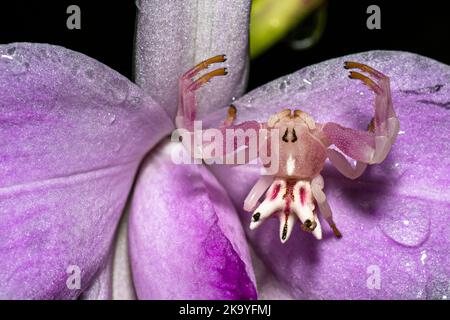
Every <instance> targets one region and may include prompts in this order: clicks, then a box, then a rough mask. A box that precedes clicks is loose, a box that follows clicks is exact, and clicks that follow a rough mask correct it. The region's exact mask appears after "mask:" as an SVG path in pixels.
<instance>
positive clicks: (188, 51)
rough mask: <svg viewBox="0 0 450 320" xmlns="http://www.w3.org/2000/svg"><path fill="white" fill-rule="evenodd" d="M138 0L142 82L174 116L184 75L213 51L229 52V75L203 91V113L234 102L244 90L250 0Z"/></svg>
mask: <svg viewBox="0 0 450 320" xmlns="http://www.w3.org/2000/svg"><path fill="white" fill-rule="evenodd" d="M138 3H139V4H138V9H139V13H138V18H137V34H136V82H137V83H138V84H139V85H140V86H141V87H142V88H144V90H146V92H148V93H150V94H151V95H152V97H154V98H155V100H156V101H157V102H159V103H160V105H162V106H163V107H164V108H165V109H166V110H167V111H168V113H169V114H170V115H171V116H172V117H175V113H176V110H177V101H178V79H179V78H180V76H181V75H182V74H184V73H185V72H186V71H187V70H188V69H189V68H191V67H193V66H194V65H195V64H197V63H199V62H200V61H202V60H204V59H207V58H210V57H211V56H215V55H218V54H225V55H226V56H227V59H228V60H227V62H226V64H225V66H226V67H227V68H228V71H229V74H228V76H227V77H222V78H218V79H215V80H214V82H215V85H214V86H206V87H205V88H203V89H202V90H200V92H199V93H198V94H197V96H198V101H199V111H200V113H199V115H201V114H204V113H209V112H210V111H211V110H215V109H217V108H220V107H223V106H225V105H228V104H229V103H230V102H231V101H232V98H233V97H238V96H240V95H241V94H242V93H243V90H244V87H245V83H246V77H247V72H246V71H247V62H248V28H249V15H250V0H218V1H208V0H201V1H197V0H183V1H158V0H140V1H139V2H138ZM221 66H222V65H221ZM211 68H213V67H210V69H211ZM217 88H220V90H217Z"/></svg>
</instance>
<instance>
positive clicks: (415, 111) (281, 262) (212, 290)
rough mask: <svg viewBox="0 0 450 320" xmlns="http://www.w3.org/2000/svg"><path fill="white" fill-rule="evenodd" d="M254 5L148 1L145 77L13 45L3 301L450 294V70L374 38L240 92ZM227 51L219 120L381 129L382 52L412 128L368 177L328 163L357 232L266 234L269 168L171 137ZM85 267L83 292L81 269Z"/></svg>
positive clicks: (4, 52) (143, 30) (3, 59)
mask: <svg viewBox="0 0 450 320" xmlns="http://www.w3.org/2000/svg"><path fill="white" fill-rule="evenodd" d="M249 5H250V3H249V1H235V0H233V1H216V2H214V3H211V2H209V1H193V0H192V1H191V0H189V1H183V3H177V2H174V1H170V2H169V1H157V0H147V1H140V2H139V16H138V28H137V35H136V72H137V74H136V82H137V85H135V84H133V83H131V82H130V81H128V80H127V79H126V78H124V77H123V76H121V75H120V74H118V73H117V72H115V71H113V70H111V69H109V68H108V67H106V66H104V65H102V64H101V63H99V62H97V61H95V60H93V59H91V58H88V57H86V56H84V55H82V54H80V53H76V52H73V51H70V50H67V49H63V48H60V47H56V46H51V45H42V44H9V45H2V46H0V110H1V118H0V138H1V141H2V144H1V148H0V169H1V173H0V217H1V219H0V258H1V259H0V288H1V289H0V297H1V298H10V299H11V298H27V299H39V298H47V299H48V298H56V299H63V298H64V299H74V298H84V299H110V298H134V297H137V298H139V299H256V298H266V299H276V298H294V299H315V298H325V299H327V298H328V299H338V298H346V299H351V298H385V299H389V298H401V299H407V298H422V299H425V298H428V299H429V298H434V299H436V298H438V299H442V298H445V297H446V296H448V294H449V291H450V290H449V287H450V286H449V279H450V269H449V265H450V264H449V260H448V259H449V252H448V248H449V241H450V238H449V235H450V232H449V231H450V229H449V227H450V224H449V217H448V212H450V210H449V209H450V205H449V200H450V199H449V193H448V186H449V177H448V167H449V160H448V157H447V156H446V154H447V153H448V144H449V141H447V140H448V136H449V133H450V132H449V129H448V126H447V122H448V121H449V115H448V100H449V96H450V89H449V80H450V69H449V67H448V66H446V65H444V64H441V63H439V62H437V61H434V60H431V59H428V58H425V57H421V56H418V55H414V54H410V53H404V52H387V51H373V52H367V53H361V54H356V55H351V56H349V57H344V58H338V59H333V60H330V61H326V62H322V63H320V64H317V65H314V66H311V67H307V68H305V69H302V70H299V71H298V72H296V73H294V74H292V75H288V76H286V77H283V78H281V79H278V80H275V81H273V82H271V83H269V84H267V85H265V86H262V87H260V88H257V89H256V90H254V91H252V92H250V93H248V94H246V95H244V96H242V97H241V98H238V97H239V96H240V95H241V94H242V93H243V92H244V86H245V79H246V70H247V54H248V53H247V41H248V39H247V32H248V25H249V24H248V16H249ZM197 17H202V19H197ZM218 53H225V54H226V55H227V57H228V60H227V68H228V70H229V74H228V75H227V76H226V77H222V78H220V79H214V80H213V81H211V83H209V84H208V85H207V86H205V87H204V89H203V88H202V89H201V90H200V91H199V93H198V97H197V98H198V99H197V100H198V106H199V113H198V117H199V118H201V119H204V122H205V123H214V122H215V121H217V120H218V119H219V118H220V117H221V116H222V117H224V116H225V115H226V107H228V105H229V103H230V102H231V101H233V100H234V101H233V104H234V105H235V106H236V109H237V119H236V120H237V121H238V122H243V121H248V120H256V121H264V120H266V119H267V118H268V116H269V115H270V114H272V113H275V112H277V111H279V110H281V109H283V108H284V107H286V106H289V107H296V106H300V107H301V108H302V109H303V110H305V111H307V112H308V113H310V114H313V115H314V117H315V118H316V119H317V120H318V121H339V122H340V123H342V124H344V125H347V126H351V127H355V128H364V126H366V125H367V122H368V121H369V120H370V117H371V113H370V108H371V106H372V99H373V97H372V96H371V95H370V93H369V92H368V91H367V90H366V89H365V88H363V87H362V85H360V84H357V83H353V82H350V81H347V80H346V78H345V72H342V70H341V68H342V65H343V61H344V60H355V61H363V62H367V63H370V64H371V65H372V66H373V67H375V68H377V69H378V70H381V71H383V73H385V74H387V75H389V77H390V78H391V85H392V89H393V92H392V96H393V101H394V104H395V105H396V112H397V114H398V116H399V118H400V121H401V124H402V127H401V130H402V131H401V132H400V135H399V137H398V138H397V141H396V144H395V145H394V146H393V148H392V150H391V153H390V154H389V156H388V158H387V159H386V160H385V162H383V163H382V164H381V165H377V166H373V167H370V168H369V169H368V171H367V172H366V173H365V174H364V175H363V176H362V177H361V178H359V180H356V181H348V180H347V179H346V178H343V177H341V176H339V175H338V174H337V173H336V172H335V170H334V169H332V168H331V167H329V168H327V170H326V172H325V173H324V176H325V177H326V179H327V185H326V189H325V192H326V193H327V197H328V199H329V202H330V205H331V206H332V207H333V208H334V212H335V218H334V219H335V220H336V222H337V223H338V224H339V226H340V229H341V231H342V234H343V237H342V238H341V239H335V238H333V237H332V236H331V235H330V234H326V233H324V239H323V240H321V241H317V240H315V239H314V238H312V237H310V236H311V235H309V234H305V233H301V232H300V231H299V230H294V231H293V233H292V235H291V240H290V241H289V242H287V243H285V244H281V243H280V242H279V240H278V231H277V230H278V226H277V225H276V224H275V223H271V222H269V221H268V222H267V223H266V225H265V226H264V228H259V229H258V230H254V231H251V230H249V229H248V227H247V226H248V224H249V222H250V218H251V217H250V215H249V214H248V213H245V212H244V211H243V210H241V208H242V206H243V199H244V197H245V196H246V194H247V193H248V191H249V190H250V188H251V186H252V185H253V184H254V183H255V181H256V180H257V179H258V174H259V170H258V168H257V167H255V166H252V165H243V166H235V167H229V166H225V165H212V166H206V165H203V164H197V165H188V164H186V165H180V164H175V163H173V162H172V161H171V156H170V155H171V154H172V153H173V152H177V151H179V150H180V149H181V148H183V146H182V144H181V143H179V142H173V141H170V139H169V135H170V133H171V132H172V130H174V129H175V124H174V123H175V112H176V108H177V99H178V81H179V77H180V76H181V75H182V74H183V73H184V72H185V71H186V70H187V69H189V68H190V67H191V66H193V65H194V64H195V63H197V62H199V61H201V60H203V59H205V58H207V57H209V56H212V55H215V54H218ZM234 98H237V99H234ZM222 120H223V119H222ZM133 184H134V188H133ZM127 200H128V201H127ZM127 203H128V204H127ZM124 212H125V215H123V213H124ZM121 217H122V218H123V219H122V222H121V224H120V227H119V229H117V227H118V225H119V220H120V218H121ZM117 230H118V232H117V240H114V238H115V235H116V231H117ZM128 260H129V262H128ZM129 267H130V268H131V270H130V269H128V268H129ZM77 270H79V271H80V272H81V278H80V279H79V287H77V286H73V283H71V282H70V281H72V280H73V279H74V278H73V276H75V275H76V273H77ZM372 273H373V274H372ZM377 275H378V278H376V276H377ZM374 277H375V281H374V283H372V282H371V281H372V280H373V279H374ZM75 283H76V279H75Z"/></svg>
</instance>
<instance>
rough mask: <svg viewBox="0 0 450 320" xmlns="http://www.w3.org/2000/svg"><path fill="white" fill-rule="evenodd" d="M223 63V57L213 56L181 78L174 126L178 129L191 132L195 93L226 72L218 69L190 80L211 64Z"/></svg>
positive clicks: (194, 113)
mask: <svg viewBox="0 0 450 320" xmlns="http://www.w3.org/2000/svg"><path fill="white" fill-rule="evenodd" d="M225 61H226V57H225V55H217V56H214V57H212V58H209V59H207V60H204V61H202V62H200V63H199V64H197V65H196V66H195V67H193V68H191V69H189V70H188V71H187V72H186V73H185V74H183V75H182V76H181V78H180V81H179V101H178V112H177V117H176V125H177V127H178V128H185V129H188V130H190V131H192V129H193V128H192V123H193V121H194V120H195V115H196V109H197V102H196V98H195V91H196V90H197V89H199V88H200V87H201V86H202V85H203V84H205V83H207V82H208V81H209V80H211V79H212V78H214V77H216V76H224V75H226V74H227V71H226V69H225V68H218V69H215V70H213V71H211V72H208V73H206V74H204V75H203V76H201V77H199V78H198V79H197V80H195V81H194V80H193V79H192V78H193V77H194V76H196V75H197V74H199V73H200V72H201V71H203V70H205V69H207V68H208V67H209V66H210V65H211V64H213V63H221V62H225Z"/></svg>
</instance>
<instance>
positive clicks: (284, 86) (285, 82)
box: [279, 79, 291, 92]
mask: <svg viewBox="0 0 450 320" xmlns="http://www.w3.org/2000/svg"><path fill="white" fill-rule="evenodd" d="M290 84H291V82H290V81H289V80H287V79H284V80H283V81H281V83H280V86H279V88H280V90H282V91H283V92H286V90H287V88H288V87H289V85H290Z"/></svg>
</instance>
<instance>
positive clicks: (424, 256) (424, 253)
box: [420, 250, 427, 265]
mask: <svg viewBox="0 0 450 320" xmlns="http://www.w3.org/2000/svg"><path fill="white" fill-rule="evenodd" d="M426 258H427V251H426V250H423V251H422V252H420V262H422V265H425V259H426Z"/></svg>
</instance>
